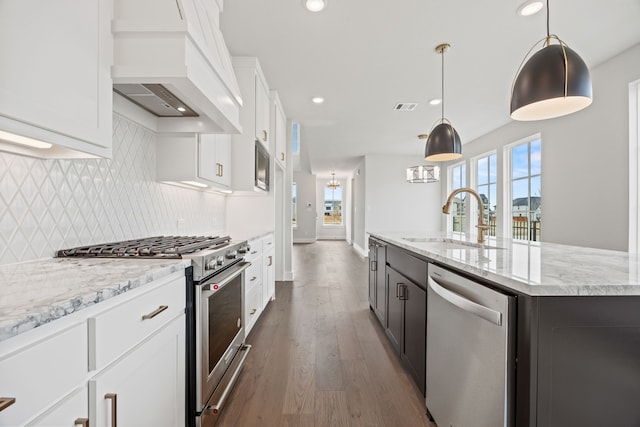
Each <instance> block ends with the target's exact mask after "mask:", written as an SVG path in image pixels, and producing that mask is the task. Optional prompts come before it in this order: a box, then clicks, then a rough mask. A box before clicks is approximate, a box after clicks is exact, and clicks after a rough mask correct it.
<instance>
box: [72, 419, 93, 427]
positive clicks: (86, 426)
mask: <svg viewBox="0 0 640 427" xmlns="http://www.w3.org/2000/svg"><path fill="white" fill-rule="evenodd" d="M73 425H74V426H82V427H89V418H77V419H76V420H75V421H74V422H73Z"/></svg>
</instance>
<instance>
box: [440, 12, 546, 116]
mask: <svg viewBox="0 0 640 427" xmlns="http://www.w3.org/2000/svg"><path fill="white" fill-rule="evenodd" d="M547 1H549V0H547ZM444 51H445V48H443V49H442V52H441V54H442V106H441V107H440V113H441V115H442V122H443V123H444Z"/></svg>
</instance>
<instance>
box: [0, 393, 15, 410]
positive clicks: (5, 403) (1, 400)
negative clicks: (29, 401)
mask: <svg viewBox="0 0 640 427" xmlns="http://www.w3.org/2000/svg"><path fill="white" fill-rule="evenodd" d="M14 403H16V398H15V397H0V412H2V411H4V410H5V409H7V408H8V407H9V406H11V405H13V404H14Z"/></svg>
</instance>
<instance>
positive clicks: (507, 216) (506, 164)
mask: <svg viewBox="0 0 640 427" xmlns="http://www.w3.org/2000/svg"><path fill="white" fill-rule="evenodd" d="M536 140H540V157H541V158H540V173H538V174H535V175H531V148H530V144H531V142H533V141H536ZM524 144H527V145H528V146H529V148H528V149H527V156H528V175H527V177H528V187H529V188H528V194H529V196H528V197H529V198H531V177H532V176H537V177H540V190H541V191H542V150H543V148H542V134H541V133H536V134H534V135H530V136H528V137H525V138H522V139H520V140H518V141H515V142H512V143H510V144H507V145H505V146H504V149H503V157H504V161H503V170H504V171H505V172H504V173H503V174H502V175H503V179H502V185H503V187H502V188H503V197H502V200H503V206H502V214H503V218H504V221H502V233H503V236H504V237H505V238H507V239H513V219H512V218H513V188H512V184H513V181H514V179H513V149H514V148H515V147H518V146H520V145H524ZM522 178H524V177H520V178H516V179H522ZM540 197H541V198H542V196H540ZM541 203H542V202H541ZM541 240H542V228H541V229H540V234H539V235H538V239H537V240H535V241H534V240H530V239H529V238H527V239H518V241H521V242H539V241H541Z"/></svg>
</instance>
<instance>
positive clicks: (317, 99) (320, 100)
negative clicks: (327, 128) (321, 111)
mask: <svg viewBox="0 0 640 427" xmlns="http://www.w3.org/2000/svg"><path fill="white" fill-rule="evenodd" d="M311 102H313V103H314V104H322V103H323V102H324V98H323V97H321V96H316V97H313V98H311Z"/></svg>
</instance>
